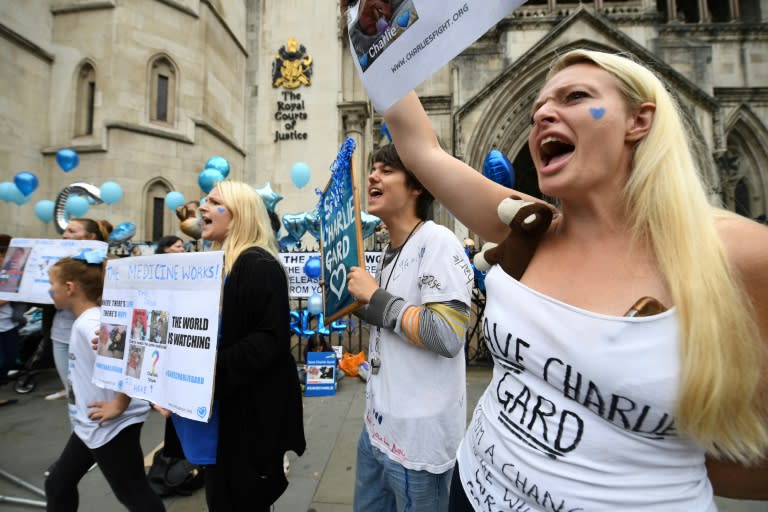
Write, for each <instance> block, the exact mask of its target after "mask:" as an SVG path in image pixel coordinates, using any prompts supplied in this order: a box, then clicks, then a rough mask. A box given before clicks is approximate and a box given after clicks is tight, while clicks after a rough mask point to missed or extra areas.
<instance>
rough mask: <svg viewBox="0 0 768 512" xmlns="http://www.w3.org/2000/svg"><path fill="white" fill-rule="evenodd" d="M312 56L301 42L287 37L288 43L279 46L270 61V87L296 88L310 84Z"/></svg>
mask: <svg viewBox="0 0 768 512" xmlns="http://www.w3.org/2000/svg"><path fill="white" fill-rule="evenodd" d="M311 79H312V57H311V56H310V55H307V49H306V48H305V47H304V45H303V44H301V45H300V44H299V42H298V41H297V40H296V39H295V38H293V37H289V38H288V44H287V45H285V46H281V47H280V50H278V52H277V55H275V60H274V61H273V62H272V87H284V88H286V89H296V88H297V87H300V86H302V85H307V86H308V85H311Z"/></svg>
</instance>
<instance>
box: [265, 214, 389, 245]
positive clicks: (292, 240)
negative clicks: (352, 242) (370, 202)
mask: <svg viewBox="0 0 768 512" xmlns="http://www.w3.org/2000/svg"><path fill="white" fill-rule="evenodd" d="M360 220H361V223H362V228H363V238H368V237H369V236H371V235H373V234H374V233H375V232H376V226H378V225H379V224H380V223H381V219H380V218H378V217H377V216H375V215H371V214H369V213H367V212H365V211H362V212H360ZM281 222H282V224H283V227H284V228H285V230H286V231H287V232H288V234H287V235H286V236H284V237H282V238H281V239H280V240H278V245H279V246H280V250H281V251H286V250H291V249H295V248H297V247H300V246H301V237H303V236H304V234H305V233H309V234H310V235H312V237H314V239H315V240H320V230H321V224H320V215H319V214H318V213H317V212H316V211H315V212H299V213H286V214H285V215H283V217H282V219H281Z"/></svg>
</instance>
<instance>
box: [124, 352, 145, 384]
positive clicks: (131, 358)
mask: <svg viewBox="0 0 768 512" xmlns="http://www.w3.org/2000/svg"><path fill="white" fill-rule="evenodd" d="M143 363H144V347H143V346H137V345H131V348H130V351H129V355H128V366H126V367H125V374H126V375H128V376H129V377H133V378H134V379H138V378H140V377H141V365H142V364H143Z"/></svg>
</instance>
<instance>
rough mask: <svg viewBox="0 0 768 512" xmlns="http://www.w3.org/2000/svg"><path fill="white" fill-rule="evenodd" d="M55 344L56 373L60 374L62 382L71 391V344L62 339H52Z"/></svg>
mask: <svg viewBox="0 0 768 512" xmlns="http://www.w3.org/2000/svg"><path fill="white" fill-rule="evenodd" d="M51 343H52V344H53V362H54V364H55V365H56V373H58V374H59V379H61V384H62V385H63V387H64V389H66V390H67V391H69V380H68V379H67V372H68V370H69V344H68V343H62V342H60V341H56V340H53V339H52V340H51Z"/></svg>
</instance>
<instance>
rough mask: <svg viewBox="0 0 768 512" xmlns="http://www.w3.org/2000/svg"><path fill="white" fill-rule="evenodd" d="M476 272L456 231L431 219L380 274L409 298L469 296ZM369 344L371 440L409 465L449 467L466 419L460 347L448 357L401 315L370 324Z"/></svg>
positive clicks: (384, 283) (394, 290)
mask: <svg viewBox="0 0 768 512" xmlns="http://www.w3.org/2000/svg"><path fill="white" fill-rule="evenodd" d="M473 278H474V275H473V273H472V268H471V266H470V264H469V260H468V259H467V257H466V255H465V254H464V250H463V248H462V247H461V245H460V244H459V241H458V239H457V238H456V236H455V235H454V234H453V233H452V232H451V231H449V230H448V229H447V228H445V227H443V226H440V225H438V224H435V223H434V222H427V223H425V224H424V225H422V226H421V228H420V229H418V230H417V231H416V232H415V233H414V234H413V236H412V237H411V239H410V240H408V241H407V242H406V244H405V245H404V246H403V247H402V249H401V252H400V255H399V257H395V259H394V260H393V261H392V262H390V263H388V264H387V265H386V266H385V267H384V268H383V269H382V270H381V273H380V276H379V279H380V283H381V287H382V288H385V287H386V289H387V291H389V292H390V293H392V294H393V295H396V296H399V297H402V298H404V299H405V300H406V303H408V304H412V305H420V304H424V303H428V302H448V301H451V300H458V301H461V302H464V303H465V304H469V302H470V294H471V291H472V286H473ZM377 336H380V339H379V340H378V342H377ZM370 347H371V348H370V350H369V356H370V357H374V356H378V357H379V358H380V359H381V368H380V370H379V372H378V374H376V375H371V376H370V377H369V379H368V384H367V390H366V394H367V401H366V409H365V417H364V420H365V425H366V428H367V431H368V434H369V436H370V439H371V443H372V444H373V445H374V446H375V447H376V448H378V449H379V450H381V451H382V452H384V453H386V454H387V456H388V457H389V458H390V459H392V460H395V461H397V462H399V463H400V464H402V465H403V466H404V467H406V468H408V469H412V470H418V471H421V470H424V471H429V472H430V473H435V474H440V473H444V472H445V471H447V470H449V469H451V468H452V467H453V465H454V462H455V458H456V449H457V448H458V446H459V442H460V441H461V437H462V435H463V434H464V429H465V425H466V407H467V406H466V376H465V360H464V352H463V351H461V352H460V353H459V354H458V355H457V356H456V357H453V358H448V357H444V356H440V355H438V354H436V353H434V352H430V351H428V350H426V349H424V348H421V347H417V346H414V345H412V344H410V343H409V342H408V341H406V340H405V339H404V337H403V334H402V330H401V328H400V321H399V320H398V324H397V325H396V326H395V330H394V331H392V330H389V329H377V328H376V327H374V326H371V337H370Z"/></svg>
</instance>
